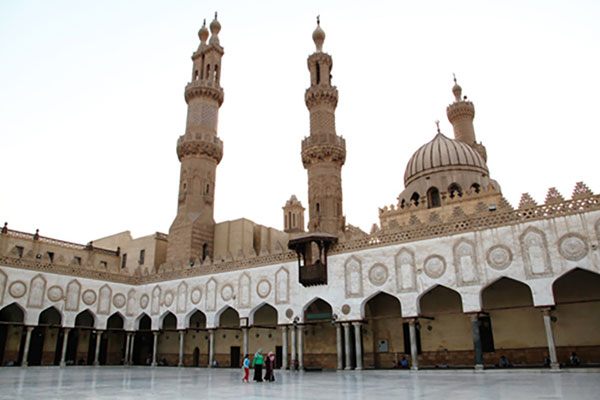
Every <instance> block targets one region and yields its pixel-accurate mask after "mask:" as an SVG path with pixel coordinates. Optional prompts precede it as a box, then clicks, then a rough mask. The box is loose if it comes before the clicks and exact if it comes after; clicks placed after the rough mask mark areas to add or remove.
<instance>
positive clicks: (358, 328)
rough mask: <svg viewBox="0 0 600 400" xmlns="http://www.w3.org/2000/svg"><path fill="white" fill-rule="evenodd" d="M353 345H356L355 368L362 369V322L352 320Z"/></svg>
mask: <svg viewBox="0 0 600 400" xmlns="http://www.w3.org/2000/svg"><path fill="white" fill-rule="evenodd" d="M352 325H353V326H354V346H355V347H356V369H363V364H362V322H353V323H352Z"/></svg>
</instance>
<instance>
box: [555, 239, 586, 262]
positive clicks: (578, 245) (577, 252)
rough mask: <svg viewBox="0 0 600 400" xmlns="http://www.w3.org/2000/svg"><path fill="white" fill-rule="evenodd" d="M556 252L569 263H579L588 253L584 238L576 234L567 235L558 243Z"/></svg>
mask: <svg viewBox="0 0 600 400" xmlns="http://www.w3.org/2000/svg"><path fill="white" fill-rule="evenodd" d="M558 251H559V253H560V255H561V256H563V257H564V258H566V259H567V260H569V261H579V260H581V259H582V258H584V257H585V256H586V255H587V254H588V251H589V248H588V244H587V242H586V240H585V238H584V237H583V236H581V235H578V234H576V233H567V234H566V235H564V236H563V237H561V238H560V240H559V241H558Z"/></svg>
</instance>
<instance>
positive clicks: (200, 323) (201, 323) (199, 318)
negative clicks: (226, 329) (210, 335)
mask: <svg viewBox="0 0 600 400" xmlns="http://www.w3.org/2000/svg"><path fill="white" fill-rule="evenodd" d="M185 326H186V327H187V328H189V329H204V328H206V314H204V313H203V312H202V311H200V310H199V309H197V308H195V309H193V310H192V311H190V312H189V313H188V314H187V315H186V316H185Z"/></svg>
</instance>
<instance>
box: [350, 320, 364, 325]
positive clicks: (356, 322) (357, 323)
mask: <svg viewBox="0 0 600 400" xmlns="http://www.w3.org/2000/svg"><path fill="white" fill-rule="evenodd" d="M351 324H352V326H362V325H363V324H364V322H362V321H354V322H351Z"/></svg>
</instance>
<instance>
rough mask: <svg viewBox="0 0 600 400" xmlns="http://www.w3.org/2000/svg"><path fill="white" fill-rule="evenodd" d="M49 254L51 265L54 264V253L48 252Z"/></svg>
mask: <svg viewBox="0 0 600 400" xmlns="http://www.w3.org/2000/svg"><path fill="white" fill-rule="evenodd" d="M46 254H48V259H49V260H50V264H52V263H53V262H54V253H53V252H51V251H48V252H46Z"/></svg>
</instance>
